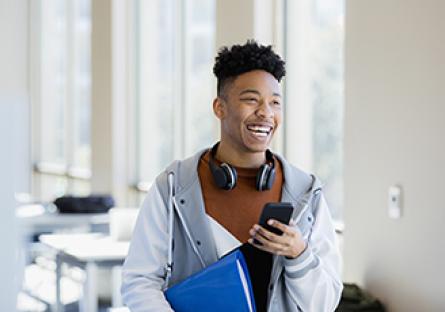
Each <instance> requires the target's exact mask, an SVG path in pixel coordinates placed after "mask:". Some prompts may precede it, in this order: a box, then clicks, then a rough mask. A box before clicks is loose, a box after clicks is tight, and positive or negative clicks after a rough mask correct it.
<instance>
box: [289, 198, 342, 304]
mask: <svg viewBox="0 0 445 312" xmlns="http://www.w3.org/2000/svg"><path fill="white" fill-rule="evenodd" d="M317 197H318V201H317V202H316V203H314V204H315V205H316V207H315V221H314V224H313V227H312V232H311V234H310V235H309V238H308V242H307V247H306V249H305V251H303V253H302V254H301V255H300V256H298V257H297V258H295V259H287V258H283V264H284V282H285V285H286V289H285V291H286V292H287V296H288V299H289V302H290V303H291V305H294V308H295V309H292V311H311V312H313V311H323V312H326V311H334V310H335V308H336V307H337V305H338V302H339V300H340V296H341V292H342V289H343V284H342V282H341V273H340V270H341V269H340V261H341V260H340V253H339V250H338V242H337V239H336V234H335V230H334V227H333V223H332V219H331V216H330V212H329V210H328V206H327V204H326V201H325V199H324V197H323V195H321V194H320V196H317Z"/></svg>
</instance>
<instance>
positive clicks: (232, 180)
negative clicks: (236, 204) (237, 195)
mask: <svg viewBox="0 0 445 312" xmlns="http://www.w3.org/2000/svg"><path fill="white" fill-rule="evenodd" d="M220 169H221V171H222V172H224V180H225V184H224V185H223V186H222V187H221V188H223V189H225V190H231V189H233V188H234V187H235V185H236V179H237V174H236V170H235V168H233V167H232V166H230V165H229V164H226V163H222V164H221V166H220Z"/></svg>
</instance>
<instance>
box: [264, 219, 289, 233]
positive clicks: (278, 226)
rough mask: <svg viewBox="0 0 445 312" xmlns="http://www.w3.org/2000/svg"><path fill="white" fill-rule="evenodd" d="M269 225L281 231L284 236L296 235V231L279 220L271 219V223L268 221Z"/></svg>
mask: <svg viewBox="0 0 445 312" xmlns="http://www.w3.org/2000/svg"><path fill="white" fill-rule="evenodd" d="M267 224H269V225H270V226H272V227H274V228H276V229H279V230H280V231H281V232H283V233H284V234H287V235H290V236H293V235H295V233H296V232H295V231H294V229H292V228H291V227H290V226H288V225H285V224H283V223H281V222H279V221H277V220H274V219H270V220H269V221H267Z"/></svg>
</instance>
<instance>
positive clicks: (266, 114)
mask: <svg viewBox="0 0 445 312" xmlns="http://www.w3.org/2000/svg"><path fill="white" fill-rule="evenodd" d="M273 114H274V112H273V109H272V107H271V106H270V104H269V103H268V102H267V101H261V103H260V105H259V106H258V109H257V115H258V116H259V117H262V118H272V117H273Z"/></svg>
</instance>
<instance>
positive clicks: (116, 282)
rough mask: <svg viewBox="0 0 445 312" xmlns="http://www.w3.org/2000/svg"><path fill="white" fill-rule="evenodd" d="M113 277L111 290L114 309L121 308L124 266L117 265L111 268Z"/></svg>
mask: <svg viewBox="0 0 445 312" xmlns="http://www.w3.org/2000/svg"><path fill="white" fill-rule="evenodd" d="M111 276H112V279H113V281H112V283H111V284H112V289H111V294H112V297H111V304H112V307H113V308H115V307H121V306H123V303H122V296H121V285H122V266H120V265H117V266H114V267H112V268H111Z"/></svg>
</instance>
